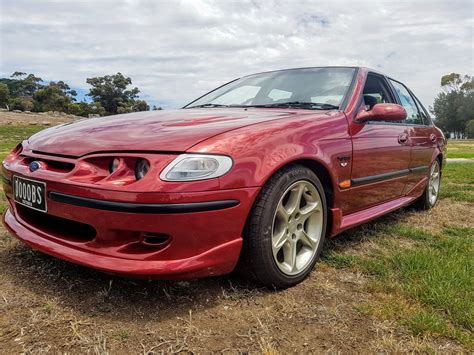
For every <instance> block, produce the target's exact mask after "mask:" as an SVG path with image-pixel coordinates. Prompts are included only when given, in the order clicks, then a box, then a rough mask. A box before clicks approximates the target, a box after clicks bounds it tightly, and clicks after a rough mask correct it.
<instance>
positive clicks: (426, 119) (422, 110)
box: [415, 97, 431, 126]
mask: <svg viewBox="0 0 474 355" xmlns="http://www.w3.org/2000/svg"><path fill="white" fill-rule="evenodd" d="M415 100H416V103H417V104H418V111H420V115H421V118H422V120H423V124H424V125H425V126H429V125H430V124H431V119H430V116H429V115H428V112H427V111H426V109H425V108H424V107H423V105H422V104H421V102H420V100H418V98H417V97H415Z"/></svg>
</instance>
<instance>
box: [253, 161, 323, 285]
mask: <svg viewBox="0 0 474 355" xmlns="http://www.w3.org/2000/svg"><path fill="white" fill-rule="evenodd" d="M326 225H327V208H326V197H325V194H324V189H323V186H322V184H321V182H320V180H319V179H318V177H317V176H316V175H315V174H314V173H313V172H312V171H311V170H309V169H307V168H306V167H304V166H301V165H293V166H289V167H286V168H283V169H282V170H280V171H278V172H277V173H276V174H275V175H274V176H273V177H271V178H270V180H269V181H268V182H267V184H266V185H265V186H264V187H263V189H262V191H261V192H260V195H259V197H258V198H257V201H256V203H255V205H254V207H253V209H252V212H251V215H250V218H249V223H248V227H247V233H246V236H245V237H244V253H245V254H246V255H245V257H244V260H245V261H244V262H245V263H246V264H247V265H246V266H247V268H248V269H249V270H250V272H251V273H252V275H253V276H254V277H255V279H256V280H257V281H258V282H260V283H262V284H264V285H266V286H269V287H275V288H286V287H290V286H293V285H295V284H297V283H299V282H301V281H302V280H304V279H305V278H306V276H308V274H309V273H310V272H311V270H312V269H313V267H314V264H315V263H316V260H317V258H318V256H319V254H320V252H321V249H322V247H323V244H324V237H325V234H326Z"/></svg>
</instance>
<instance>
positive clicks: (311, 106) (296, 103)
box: [247, 101, 339, 110]
mask: <svg viewBox="0 0 474 355" xmlns="http://www.w3.org/2000/svg"><path fill="white" fill-rule="evenodd" d="M247 107H268V108H271V107H296V108H304V109H310V110H339V106H336V105H331V104H322V103H317V102H301V101H290V102H276V103H273V104H263V105H250V106H247Z"/></svg>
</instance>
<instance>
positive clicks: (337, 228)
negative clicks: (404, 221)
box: [331, 196, 416, 237]
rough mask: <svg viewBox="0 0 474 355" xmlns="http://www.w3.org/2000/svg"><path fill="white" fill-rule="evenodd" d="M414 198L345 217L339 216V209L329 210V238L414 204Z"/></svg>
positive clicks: (400, 199) (402, 199) (407, 198)
mask: <svg viewBox="0 0 474 355" xmlns="http://www.w3.org/2000/svg"><path fill="white" fill-rule="evenodd" d="M415 200H416V197H411V196H410V197H408V196H405V197H401V198H398V199H396V200H392V201H388V202H385V203H382V204H380V205H377V206H373V207H370V208H367V209H365V210H362V211H358V212H354V213H351V214H348V215H346V216H341V214H342V213H341V210H340V209H339V208H333V209H331V212H332V215H333V216H334V217H336V216H337V217H336V218H333V226H332V230H331V237H333V236H335V235H336V234H339V233H341V232H342V231H344V230H346V229H349V228H352V227H355V226H358V225H360V224H362V223H365V222H368V221H370V220H373V219H375V218H377V217H380V216H383V215H384V214H387V213H390V212H393V211H395V210H398V209H399V208H401V207H404V206H407V205H409V204H410V203H412V202H414V201H415ZM338 217H339V218H338Z"/></svg>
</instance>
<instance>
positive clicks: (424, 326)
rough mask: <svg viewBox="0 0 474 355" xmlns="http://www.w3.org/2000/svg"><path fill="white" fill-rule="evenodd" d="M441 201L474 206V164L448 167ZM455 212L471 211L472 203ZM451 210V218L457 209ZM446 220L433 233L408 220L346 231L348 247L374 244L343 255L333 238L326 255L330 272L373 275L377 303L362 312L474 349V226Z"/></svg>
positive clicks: (417, 333) (371, 286)
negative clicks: (355, 241) (349, 271)
mask: <svg viewBox="0 0 474 355" xmlns="http://www.w3.org/2000/svg"><path fill="white" fill-rule="evenodd" d="M440 198H441V201H440V204H442V203H443V201H442V200H443V199H451V200H455V201H459V202H463V203H465V202H470V203H474V164H472V163H448V164H447V165H446V166H445V167H444V170H443V180H442V185H441V194H440ZM455 208H471V209H473V210H474V206H472V205H471V206H469V205H459V206H456V207H455ZM417 213H418V212H417ZM450 213H452V214H453V216H454V215H455V214H456V210H453V211H452V212H450ZM426 219H427V220H426V223H427V224H428V223H430V221H429V218H428V216H427V218H426ZM376 223H377V222H376ZM442 223H443V225H444V228H442V231H441V232H436V233H434V232H429V231H428V230H425V229H421V228H420V227H418V226H416V225H412V224H408V223H403V218H402V219H401V221H400V222H398V223H393V222H391V223H390V222H389V223H386V222H385V223H384V222H382V223H377V224H376V225H375V226H373V227H366V228H361V229H360V230H353V231H348V232H346V233H345V234H344V235H342V236H341V237H340V238H342V239H347V240H348V241H349V243H351V241H353V240H354V239H355V240H362V241H365V240H370V243H368V244H369V246H368V247H367V250H366V251H365V250H364V252H362V253H361V252H360V251H355V250H354V249H353V248H351V247H349V248H344V250H339V249H340V248H338V247H337V246H338V245H339V243H341V242H340V241H338V239H337V238H336V239H335V240H334V241H333V242H331V244H334V245H335V247H330V248H329V249H328V248H326V249H325V251H324V253H323V256H322V258H323V261H324V262H325V263H326V264H328V265H329V266H331V267H334V268H341V269H344V268H348V269H353V270H357V271H359V272H363V273H365V274H367V275H368V276H369V277H370V281H369V285H368V286H367V289H368V291H369V292H371V293H372V294H377V295H379V297H378V299H379V300H380V304H376V305H374V304H368V305H367V304H362V305H360V307H358V309H357V311H359V312H360V313H363V314H367V313H370V314H374V315H377V316H380V317H382V318H384V319H390V320H396V321H398V323H399V324H401V325H403V326H405V327H406V328H407V329H408V330H409V331H410V332H411V333H412V334H413V335H414V336H421V337H424V336H433V337H439V336H441V337H447V338H451V339H455V340H457V341H458V342H459V343H461V344H463V345H464V346H465V348H466V349H469V351H472V350H474V336H473V331H474V228H467V227H460V226H457V225H455V224H452V225H451V224H450V220H449V217H447V221H446V222H442ZM453 223H454V222H453ZM342 243H347V241H346V242H344V241H343V242H342Z"/></svg>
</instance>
